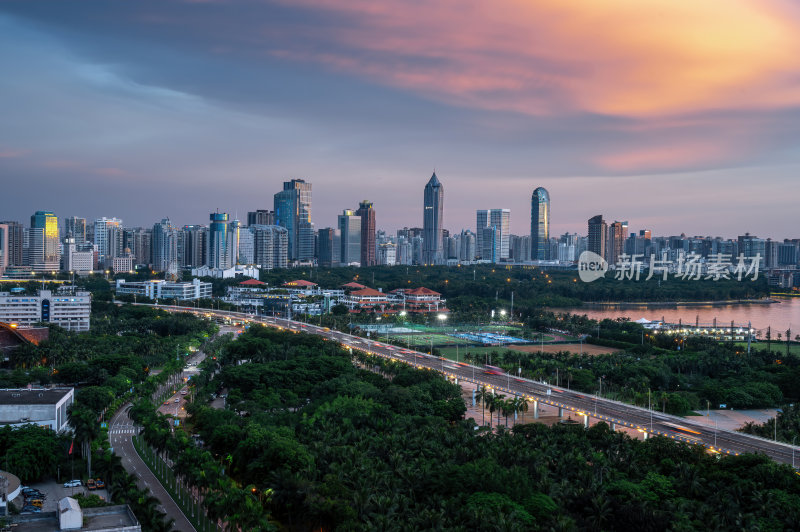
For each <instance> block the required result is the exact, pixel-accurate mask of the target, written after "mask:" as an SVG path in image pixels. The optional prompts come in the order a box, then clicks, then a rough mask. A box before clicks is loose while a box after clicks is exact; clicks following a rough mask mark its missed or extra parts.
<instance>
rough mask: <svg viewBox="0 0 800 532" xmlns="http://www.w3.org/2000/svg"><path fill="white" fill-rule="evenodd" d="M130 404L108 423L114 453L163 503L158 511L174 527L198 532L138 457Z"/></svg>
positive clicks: (141, 485)
mask: <svg viewBox="0 0 800 532" xmlns="http://www.w3.org/2000/svg"><path fill="white" fill-rule="evenodd" d="M129 409H130V405H127V406H125V407H123V408H122V409H120V411H119V412H117V413H116V414H115V415H114V417H113V418H111V423H109V428H108V439H109V440H110V441H111V446H112V447H113V448H114V453H115V454H116V455H118V456H119V457H120V458H121V459H122V467H124V468H125V470H126V471H127V472H128V473H130V474H132V475H134V476H135V477H136V479H137V481H138V484H139V488H141V489H149V490H150V492H151V493H152V494H153V497H155V498H156V499H158V500H159V501H161V507H160V508H159V510H161V511H163V512H164V513H166V514H167V516H168V517H171V518H172V519H174V520H175V524H174V525H173V528H174V529H175V530H179V531H180V532H195V528H194V527H193V526H192V524H191V523H190V522H189V520H188V519H186V516H185V515H183V512H182V511H181V509H180V508H179V507H178V505H177V504H175V501H173V500H172V498H171V497H170V496H169V493H167V490H166V489H164V486H162V485H161V483H160V482H159V481H158V479H157V478H156V476H155V475H154V474H153V473H152V472H151V471H150V469H149V468H148V467H147V464H145V463H144V461H143V460H142V459H141V458H140V457H139V454H138V453H137V452H136V449H134V447H133V435H134V434H136V433H137V431H138V427H137V426H136V425H134V423H133V421H132V420H131V418H130V417H129V416H128V410H129Z"/></svg>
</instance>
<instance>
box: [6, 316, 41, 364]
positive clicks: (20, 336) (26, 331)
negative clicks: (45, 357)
mask: <svg viewBox="0 0 800 532" xmlns="http://www.w3.org/2000/svg"><path fill="white" fill-rule="evenodd" d="M49 335H50V329H49V328H48V327H18V326H16V325H15V324H10V323H2V322H0V353H2V354H4V355H6V356H8V353H10V352H11V351H13V350H14V349H16V348H17V347H19V346H21V345H23V344H33V345H39V342H42V341H44V340H47V338H48V336H49Z"/></svg>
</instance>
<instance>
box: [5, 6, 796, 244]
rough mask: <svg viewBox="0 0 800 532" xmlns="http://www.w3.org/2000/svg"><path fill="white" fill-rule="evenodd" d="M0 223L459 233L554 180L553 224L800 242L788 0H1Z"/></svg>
mask: <svg viewBox="0 0 800 532" xmlns="http://www.w3.org/2000/svg"><path fill="white" fill-rule="evenodd" d="M0 67H1V68H2V78H0V219H16V220H20V221H25V222H26V223H27V221H28V220H29V217H30V215H31V214H32V213H33V211H35V210H53V211H55V212H56V214H57V215H58V216H60V217H61V216H73V215H74V216H85V217H87V218H90V219H92V218H95V217H99V216H117V217H120V218H122V219H123V220H124V222H125V224H126V225H144V226H147V225H152V224H153V223H154V222H155V221H157V220H160V219H161V218H162V217H165V216H169V217H170V218H172V219H173V221H174V222H175V223H178V224H186V223H206V222H207V220H208V213H209V212H211V211H213V210H214V209H217V208H218V209H219V210H220V211H227V212H229V213H231V214H232V215H233V214H236V213H238V215H239V218H240V219H243V218H245V217H246V212H247V211H248V210H255V209H258V208H262V209H263V208H269V209H271V208H272V196H273V194H274V193H275V192H277V191H278V190H280V188H281V183H282V182H283V181H285V180H288V179H291V178H304V179H306V180H308V181H310V182H312V183H313V186H314V190H313V196H314V211H313V216H312V218H313V221H314V222H315V224H316V226H317V228H322V227H328V226H333V225H335V223H336V214H338V213H340V212H341V210H342V209H344V208H356V207H357V206H358V201H360V200H363V199H369V200H372V201H373V202H374V204H375V209H376V212H377V225H378V228H383V229H386V230H391V231H394V230H395V229H396V228H397V227H402V226H421V225H422V191H423V187H424V185H425V183H426V182H427V180H428V178H429V177H430V174H431V172H432V171H433V170H434V168H435V169H436V173H437V175H438V176H439V178H440V180H441V182H442V183H443V185H444V187H445V202H444V205H445V214H444V221H445V223H444V225H445V227H446V228H448V229H450V230H451V231H460V230H461V229H462V228H472V229H473V230H474V225H475V210H476V209H480V208H510V209H511V220H512V232H514V233H518V234H525V233H527V232H529V228H530V196H531V192H532V191H533V189H534V188H536V187H537V186H544V187H545V188H547V189H548V190H549V191H550V196H551V200H552V203H551V205H552V225H551V234H553V235H557V234H560V233H563V232H566V231H569V232H573V231H577V232H579V233H582V234H585V233H586V220H587V219H588V218H589V217H591V216H593V215H595V214H603V215H604V216H605V217H606V218H607V219H610V220H612V221H613V220H614V219H617V220H628V221H629V222H630V228H631V230H638V229H641V228H649V229H652V230H653V232H654V234H659V235H668V234H680V233H681V232H685V233H687V234H691V235H695V234H698V235H712V236H716V235H719V236H724V237H735V236H736V235H737V234H742V233H744V232H745V231H750V232H752V233H755V234H758V235H759V236H763V237H772V238H784V237H800V230H798V226H799V225H800V209H798V201H799V200H800V4H798V3H797V2H795V1H792V0H785V1H778V0H704V1H702V2H697V1H694V0H648V1H642V0H605V1H597V0H573V1H571V2H565V1H563V0H537V1H534V0H528V1H521V0H517V1H505V0H494V1H491V2H489V1H483V2H479V1H474V0H427V1H421V0H381V1H379V0H371V1H368V0H286V1H284V2H281V1H276V2H268V1H255V0H253V1H224V0H220V1H213V0H211V1H185V2H171V1H166V0H158V1H139V0H137V1H133V2H110V1H103V2H94V1H81V2H38V1H31V0H24V1H23V0H20V1H0Z"/></svg>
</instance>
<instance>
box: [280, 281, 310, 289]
mask: <svg viewBox="0 0 800 532" xmlns="http://www.w3.org/2000/svg"><path fill="white" fill-rule="evenodd" d="M283 286H288V287H291V288H311V287H312V286H317V283H312V282H311V281H306V280H305V279H298V280H297V281H289V282H288V283H283Z"/></svg>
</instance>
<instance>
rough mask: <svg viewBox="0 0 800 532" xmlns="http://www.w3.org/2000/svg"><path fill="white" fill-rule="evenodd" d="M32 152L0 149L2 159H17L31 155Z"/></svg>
mask: <svg viewBox="0 0 800 532" xmlns="http://www.w3.org/2000/svg"><path fill="white" fill-rule="evenodd" d="M29 153H30V150H10V149H0V159H16V158H18V157H24V156H25V155H27V154H29Z"/></svg>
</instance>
